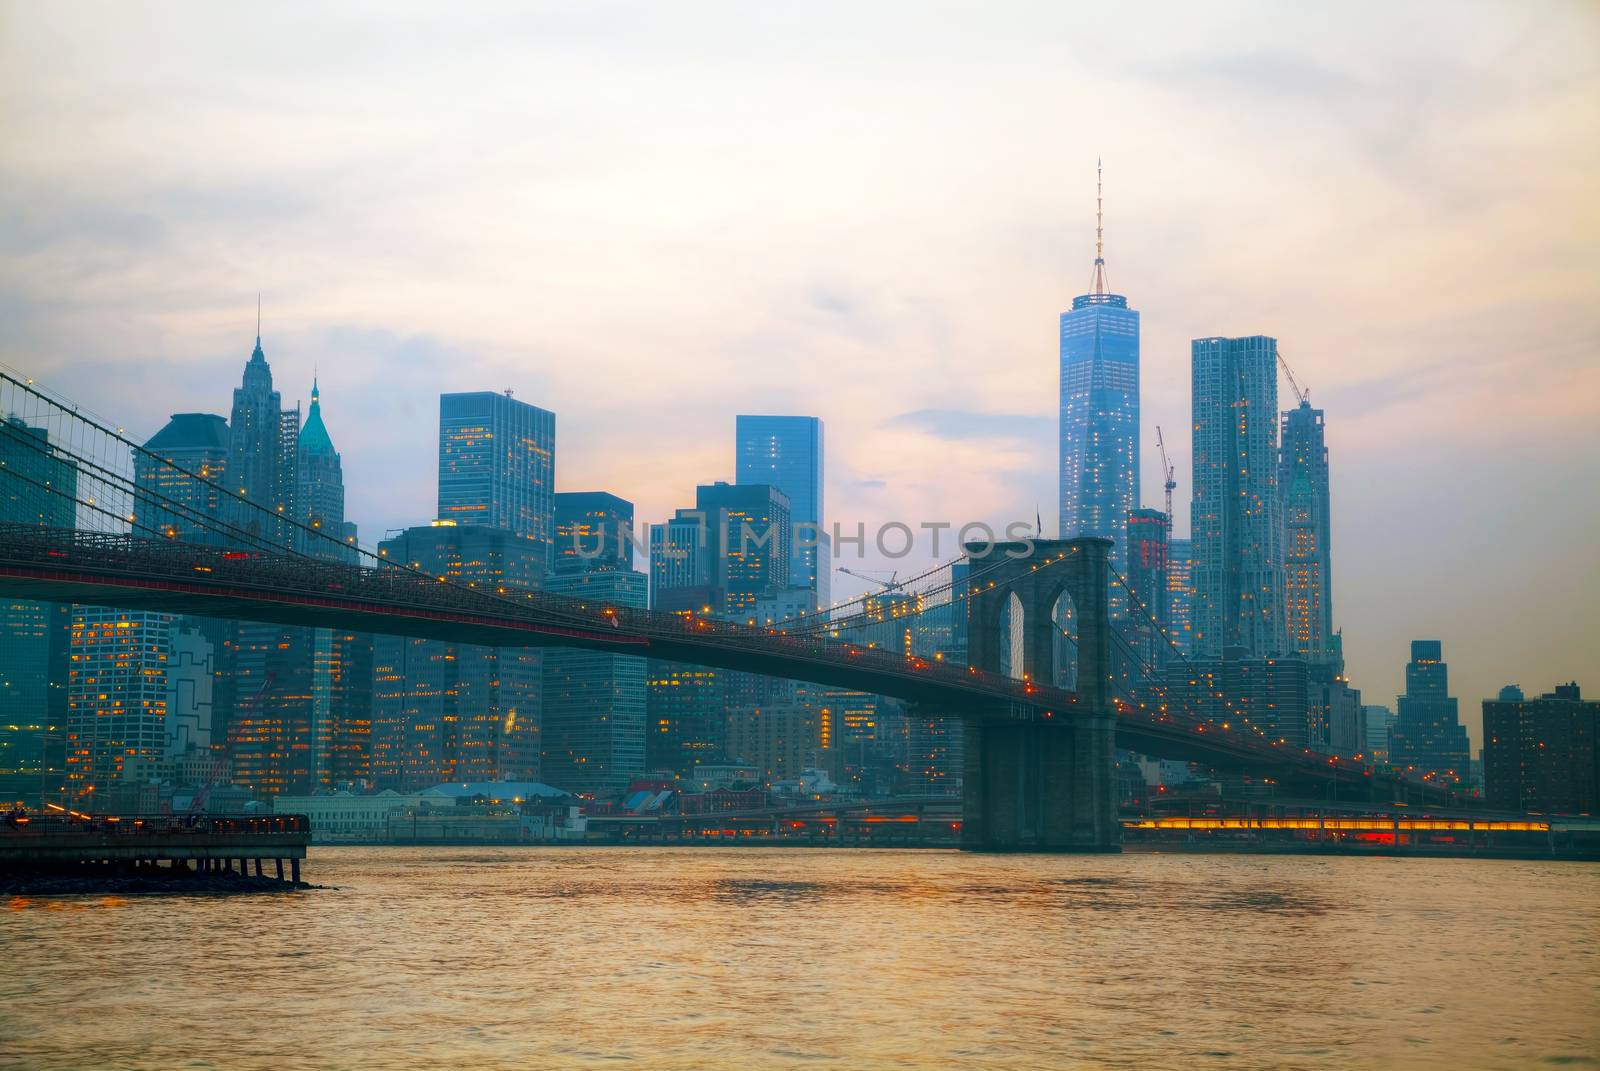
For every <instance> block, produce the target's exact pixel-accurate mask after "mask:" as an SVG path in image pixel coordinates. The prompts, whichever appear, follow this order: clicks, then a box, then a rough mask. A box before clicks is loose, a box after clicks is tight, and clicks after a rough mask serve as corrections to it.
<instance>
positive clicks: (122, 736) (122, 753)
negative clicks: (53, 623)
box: [66, 606, 176, 809]
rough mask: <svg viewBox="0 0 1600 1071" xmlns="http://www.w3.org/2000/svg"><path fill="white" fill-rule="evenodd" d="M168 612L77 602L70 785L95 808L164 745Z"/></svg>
mask: <svg viewBox="0 0 1600 1071" xmlns="http://www.w3.org/2000/svg"><path fill="white" fill-rule="evenodd" d="M175 620H176V619H175V618H174V617H173V616H172V615H170V614H157V613H145V612H134V611H128V610H113V609H105V608H101V607H91V606H75V607H73V612H72V625H71V632H70V638H69V647H68V651H69V654H68V657H69V659H70V668H69V669H68V672H67V724H66V730H67V732H66V764H67V786H68V788H67V791H68V794H69V795H70V796H71V797H72V798H74V799H77V800H80V801H88V804H87V805H86V806H85V808H84V809H89V808H90V807H92V800H93V796H94V793H95V792H96V791H97V790H98V791H99V792H102V793H105V792H108V791H109V790H110V786H111V785H112V783H113V782H115V781H117V780H119V779H120V778H121V776H122V770H123V766H124V765H125V764H126V763H127V762H128V761H129V760H130V759H134V758H140V757H145V758H152V759H158V760H159V759H160V758H161V757H162V756H163V754H164V753H165V751H166V746H167V703H168V698H169V697H168V680H167V659H168V655H169V653H170V651H171V649H172V633H173V623H174V621H175Z"/></svg>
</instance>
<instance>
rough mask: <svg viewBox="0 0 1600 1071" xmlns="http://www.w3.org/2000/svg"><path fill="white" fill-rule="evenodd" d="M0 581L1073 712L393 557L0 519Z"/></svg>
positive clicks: (957, 677)
mask: <svg viewBox="0 0 1600 1071" xmlns="http://www.w3.org/2000/svg"><path fill="white" fill-rule="evenodd" d="M0 596H6V597H14V598H22V599H32V600H39V601H49V602H63V603H82V604H88V605H98V606H113V607H119V608H123V609H130V610H150V611H159V612H166V613H174V614H189V615H195V616H200V617H219V618H232V619H238V620H245V621H264V622H275V623H279V624H286V625H298V626H303V627H321V628H335V629H344V630H349V631H358V632H375V633H383V634H389V635H400V636H414V637H419V638H424V639H436V640H446V641H450V642H455V643H471V644H479V645H483V646H489V647H570V648H579V649H584V650H592V651H599V652H604V653H607V654H620V655H638V656H644V657H650V658H659V659H665V660H668V661H674V662H686V663H690V664H695V665H703V666H710V667H714V668H719V669H729V670H739V671H744V672H750V673H759V674H764V675H767V676H773V677H782V678H787V679H791V680H802V681H810V682H813V683H816V684H822V685H829V686H833V687H839V688H848V689H851V690H855V691H861V692H867V693H871V694H874V695H883V696H888V697H891V698H895V699H901V700H904V701H907V702H909V703H912V704H914V705H916V706H917V707H918V708H919V709H920V710H922V711H924V712H926V713H928V714H930V715H940V716H954V717H959V718H962V719H965V720H969V721H980V722H1013V723H1015V722H1024V723H1040V722H1066V723H1069V724H1070V723H1071V722H1072V719H1073V718H1074V714H1075V708H1076V707H1077V705H1078V696H1077V695H1076V694H1074V693H1072V692H1068V691H1064V690H1061V689H1058V688H1052V687H1044V686H1041V685H1037V684H1033V683H1030V682H1024V681H1019V680H1014V679H1012V678H1010V677H1005V676H1000V675H997V674H992V673H980V672H978V671H977V670H975V669H971V668H969V667H965V666H957V665H954V664H951V663H948V662H944V661H940V660H935V659H926V658H920V657H907V656H904V655H901V654H897V653H894V652H891V651H885V650H879V649H875V648H871V647H864V646H860V645H856V644H850V643H842V642H839V641H836V640H830V639H827V638H824V637H817V636H809V635H807V636H801V635H790V634H786V633H783V632H781V631H779V630H774V629H761V628H752V627H748V626H744V625H740V624H737V623H732V622H726V621H718V620H713V619H709V618H705V617H698V616H685V615H679V614H672V613H664V612H660V611H651V610H637V609H631V608H626V607H615V606H609V605H600V604H596V603H591V602H586V601H582V600H578V599H573V598H568V597H564V596H559V595H552V594H550V593H547V592H537V591H523V590H518V589H509V588H499V589H495V590H489V589H487V588H481V587H477V586H474V585H471V584H466V583H461V582H451V580H450V578H448V577H440V578H429V577H426V576H424V575H421V574H418V573H416V572H413V571H411V570H406V569H402V568H399V567H391V566H380V567H366V566H358V565H351V564H343V563H336V562H323V561H319V560H315V559H311V558H307V557H304V556H301V555H292V554H288V553H285V554H283V555H272V554H265V553H259V552H240V551H229V550H225V549H223V548H220V547H211V546H204V545H199V544H192V543H181V542H172V541H167V540H149V539H141V538H135V537H132V536H126V535H107V534H103V533H95V532H80V531H74V530H63V529H48V528H41V527H36V526H18V525H0ZM1118 715H1119V716H1118V718H1117V722H1116V742H1117V744H1118V746H1122V747H1126V748H1129V749H1132V750H1135V751H1138V752H1140V753H1143V754H1147V755H1153V756H1157V757H1161V758H1170V759H1175V760H1179V761H1195V762H1202V763H1205V764H1207V765H1210V766H1212V767H1215V768H1218V769H1223V770H1231V771H1242V772H1248V773H1254V774H1257V775H1260V776H1270V777H1273V778H1275V779H1277V780H1279V781H1280V782H1285V783H1295V784H1303V785H1307V786H1314V785H1324V786H1327V785H1340V786H1344V785H1348V786H1350V787H1351V788H1355V787H1357V786H1360V787H1362V788H1363V790H1365V791H1369V792H1370V791H1372V790H1373V789H1374V788H1377V789H1378V790H1379V791H1378V793H1377V794H1378V795H1388V794H1390V789H1391V788H1392V790H1393V792H1394V793H1397V794H1400V795H1403V796H1405V797H1408V798H1412V799H1416V800H1419V801H1420V800H1422V799H1424V798H1429V797H1440V796H1442V795H1444V793H1442V792H1441V791H1440V790H1439V789H1438V788H1437V787H1435V786H1427V785H1423V784H1420V783H1418V782H1415V781H1405V782H1395V781H1390V782H1388V783H1387V784H1378V783H1375V780H1374V777H1373V772H1372V768H1371V767H1370V766H1367V765H1366V764H1365V763H1362V762H1358V761H1355V760H1352V759H1349V758H1343V757H1335V756H1327V755H1320V754H1316V753H1314V752H1310V751H1304V750H1302V749H1295V748H1286V747H1282V746H1279V745H1277V744H1275V743H1272V742H1268V741H1266V740H1265V739H1264V738H1262V737H1260V736H1259V735H1255V734H1248V733H1244V732H1240V731H1229V730H1224V729H1222V728H1221V727H1219V726H1216V725H1214V724H1211V723H1206V722H1202V721H1197V720H1194V719H1190V718H1186V717H1183V716H1182V715H1180V714H1176V713H1172V712H1159V713H1153V712H1149V711H1144V710H1136V709H1134V708H1132V707H1129V706H1127V705H1125V704H1118Z"/></svg>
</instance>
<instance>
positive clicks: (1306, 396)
mask: <svg viewBox="0 0 1600 1071" xmlns="http://www.w3.org/2000/svg"><path fill="white" fill-rule="evenodd" d="M1278 366H1279V367H1281V368H1282V369H1283V374H1284V375H1286V376H1288V377H1289V386H1290V387H1291V388H1292V389H1293V390H1294V396H1295V397H1296V398H1299V399H1300V404H1301V405H1310V404H1311V392H1310V391H1304V390H1301V389H1300V384H1299V383H1298V382H1297V381H1296V380H1295V378H1294V371H1293V370H1292V369H1291V368H1290V367H1289V362H1288V361H1287V360H1285V359H1284V356H1283V351H1282V350H1279V351H1278Z"/></svg>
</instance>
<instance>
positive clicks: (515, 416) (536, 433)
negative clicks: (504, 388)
mask: <svg viewBox="0 0 1600 1071" xmlns="http://www.w3.org/2000/svg"><path fill="white" fill-rule="evenodd" d="M555 476H556V415H555V414H554V413H552V412H550V411H549V410H548V409H540V408H539V407H538V406H536V405H529V404H528V403H527V402H519V401H517V400H516V399H515V398H513V397H511V394H510V392H509V391H508V392H506V393H504V394H495V393H493V392H492V391H476V392H473V393H470V394H441V395H440V396H439V519H440V520H443V521H455V522H456V523H457V524H475V525H486V526H488V527H491V528H504V529H505V530H507V531H509V532H513V533H515V534H516V535H519V536H522V537H523V538H525V539H532V540H534V541H535V542H537V543H539V544H541V545H542V546H543V547H544V554H545V562H546V564H547V565H548V564H549V562H550V555H551V552H552V548H553V545H554V539H555Z"/></svg>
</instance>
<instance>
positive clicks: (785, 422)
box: [734, 415, 833, 610]
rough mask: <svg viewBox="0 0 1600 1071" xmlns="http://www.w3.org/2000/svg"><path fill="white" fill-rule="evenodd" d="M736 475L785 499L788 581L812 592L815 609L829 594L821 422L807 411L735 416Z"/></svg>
mask: <svg viewBox="0 0 1600 1071" xmlns="http://www.w3.org/2000/svg"><path fill="white" fill-rule="evenodd" d="M734 435H735V439H736V449H735V454H736V457H735V461H736V465H737V469H736V472H735V481H736V482H737V483H739V484H767V485H769V486H771V487H776V488H777V489H778V490H780V491H782V492H783V493H784V495H786V496H787V497H788V499H789V519H790V522H791V524H792V525H793V531H792V533H791V546H790V556H789V584H790V586H792V587H795V588H804V589H807V590H809V591H811V592H812V593H813V594H814V595H815V600H814V602H815V605H814V606H813V607H812V609H813V610H816V609H818V608H820V607H824V606H827V605H828V604H829V599H830V597H831V576H832V569H833V564H832V538H831V536H830V535H829V534H828V533H827V532H825V531H824V530H823V525H824V521H823V516H824V514H823V508H822V496H823V427H822V421H821V420H819V419H818V418H816V417H809V416H746V415H741V416H739V417H737V418H736V419H735V422H734Z"/></svg>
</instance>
